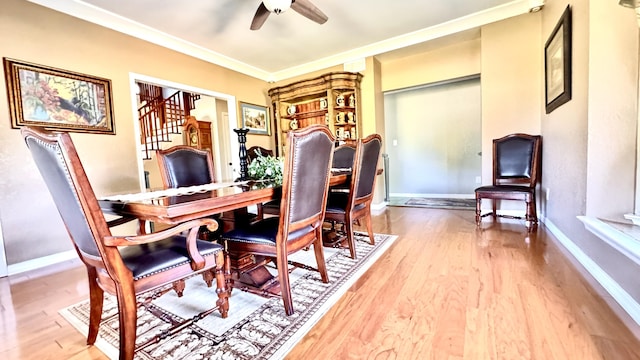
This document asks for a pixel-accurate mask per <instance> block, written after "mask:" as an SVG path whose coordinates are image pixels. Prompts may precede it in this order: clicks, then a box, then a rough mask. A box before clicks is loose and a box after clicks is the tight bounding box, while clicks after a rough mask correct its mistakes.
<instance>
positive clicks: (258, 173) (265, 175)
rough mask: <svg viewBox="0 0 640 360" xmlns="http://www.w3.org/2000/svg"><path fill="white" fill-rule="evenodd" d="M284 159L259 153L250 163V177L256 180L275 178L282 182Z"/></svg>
mask: <svg viewBox="0 0 640 360" xmlns="http://www.w3.org/2000/svg"><path fill="white" fill-rule="evenodd" d="M283 167H284V161H283V160H282V159H281V158H277V157H273V156H263V155H258V157H257V158H255V159H253V161H252V162H251V163H250V164H249V168H248V170H249V177H250V178H251V179H254V180H275V181H276V182H278V183H282V168H283Z"/></svg>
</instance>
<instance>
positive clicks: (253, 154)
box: [247, 146, 273, 163]
mask: <svg viewBox="0 0 640 360" xmlns="http://www.w3.org/2000/svg"><path fill="white" fill-rule="evenodd" d="M260 155H262V156H273V150H269V149H265V148H263V147H262V146H252V147H250V148H248V149H247V161H248V163H251V162H252V161H253V160H254V159H255V158H257V157H258V156H260Z"/></svg>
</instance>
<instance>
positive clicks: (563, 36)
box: [544, 6, 571, 114]
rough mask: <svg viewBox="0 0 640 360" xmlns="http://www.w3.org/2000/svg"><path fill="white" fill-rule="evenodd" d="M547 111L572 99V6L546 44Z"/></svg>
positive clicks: (563, 15) (568, 7)
mask: <svg viewBox="0 0 640 360" xmlns="http://www.w3.org/2000/svg"><path fill="white" fill-rule="evenodd" d="M544 77H545V111H546V113H547V114H548V113H550V112H552V111H553V110H555V109H556V108H558V107H559V106H560V105H562V104H564V103H566V102H567V101H569V100H571V7H570V6H567V8H566V10H565V11H564V13H563V14H562V17H561V18H560V20H559V21H558V24H556V26H555V28H554V29H553V31H552V32H551V36H549V39H548V40H547V42H546V43H545V45H544Z"/></svg>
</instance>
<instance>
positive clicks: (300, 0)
mask: <svg viewBox="0 0 640 360" xmlns="http://www.w3.org/2000/svg"><path fill="white" fill-rule="evenodd" d="M291 8H292V9H293V10H295V11H296V12H297V13H299V14H300V15H302V16H304V17H306V18H308V19H310V20H313V21H315V22H317V23H318V24H324V23H326V22H327V20H329V17H327V15H325V14H324V13H323V12H322V11H320V9H318V8H317V7H316V6H315V5H313V4H312V3H311V1H309V0H294V1H293V2H292V3H291Z"/></svg>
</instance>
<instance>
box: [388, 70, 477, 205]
mask: <svg viewBox="0 0 640 360" xmlns="http://www.w3.org/2000/svg"><path fill="white" fill-rule="evenodd" d="M384 107H385V131H386V135H387V146H386V149H387V152H388V155H389V170H388V171H389V185H388V186H389V194H390V197H391V198H392V199H393V198H394V197H454V198H464V197H470V198H471V197H473V193H474V189H475V188H476V187H477V186H478V184H479V183H480V181H481V179H480V176H481V173H482V163H481V157H480V156H479V155H480V151H481V97H480V78H479V77H473V78H470V79H464V80H458V81H453V82H447V83H440V84H435V85H428V86H423V87H417V88H411V89H403V90H400V91H394V92H390V93H385V95H384Z"/></svg>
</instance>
